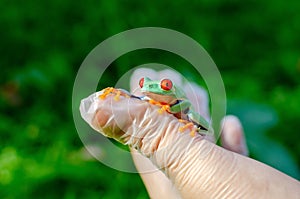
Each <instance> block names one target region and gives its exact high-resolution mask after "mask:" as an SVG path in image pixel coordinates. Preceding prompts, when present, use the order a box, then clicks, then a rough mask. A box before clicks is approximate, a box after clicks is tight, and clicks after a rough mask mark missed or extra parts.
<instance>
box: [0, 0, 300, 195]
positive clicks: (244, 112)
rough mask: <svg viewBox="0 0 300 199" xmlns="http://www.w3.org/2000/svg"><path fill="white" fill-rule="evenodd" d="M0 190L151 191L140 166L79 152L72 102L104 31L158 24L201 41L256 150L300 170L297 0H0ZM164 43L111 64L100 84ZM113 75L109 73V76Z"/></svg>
mask: <svg viewBox="0 0 300 199" xmlns="http://www.w3.org/2000/svg"><path fill="white" fill-rule="evenodd" d="M0 13H1V14H0V41H1V48H0V51H1V53H0V56H1V59H0V67H1V71H0V110H1V112H0V132H1V134H0V135H1V139H0V198H5V199H9V198H33V197H35V198H68V199H69V198H147V197H148V196H147V193H146V190H145V188H144V186H143V184H142V181H141V179H140V177H139V176H138V175H137V174H128V173H123V172H119V171H116V170H113V169H111V168H108V167H106V166H105V165H102V164H101V163H99V162H97V161H94V160H91V159H89V160H87V159H85V158H83V155H82V154H83V153H84V152H83V149H82V147H83V145H82V143H81V141H80V139H79V137H78V135H77V132H76V129H75V127H74V123H73V120H72V112H71V94H72V93H71V92H72V86H73V82H74V79H75V76H76V72H77V70H78V68H79V67H80V65H81V63H82V61H83V60H84V58H85V57H86V55H87V54H88V53H89V52H90V51H91V50H92V49H93V48H94V47H95V46H96V45H98V44H99V43H100V42H101V41H103V40H105V39H106V38H108V37H110V36H112V35H114V34H117V33H119V32H122V31H124V30H127V29H131V28H137V27H144V26H157V27H164V28H170V29H174V30H177V31H180V32H182V33H184V34H186V35H188V36H190V37H192V38H193V39H195V40H196V41H198V42H199V43H200V44H201V45H202V46H203V47H204V48H205V49H206V50H207V52H208V53H209V54H210V55H211V57H212V58H213V59H214V61H215V62H216V64H217V66H218V67H219V70H220V72H221V74H222V77H223V80H224V84H225V87H226V93H227V97H228V113H234V114H236V115H238V116H239V117H240V118H241V119H242V122H243V124H244V127H245V131H246V135H247V138H248V144H249V147H250V152H251V156H252V157H254V158H256V159H258V160H260V161H263V162H266V163H267V164H270V165H272V166H274V167H276V168H278V169H279V170H281V171H283V172H285V173H287V174H289V175H292V176H293V177H295V178H297V179H299V168H300V158H299V157H300V144H299V135H300V133H299V127H298V125H299V120H300V106H299V100H300V84H299V83H300V78H299V75H300V48H299V46H300V37H299V33H300V14H299V13H300V12H299V2H298V1H296V0H292V1H288V2H287V1H282V0H274V1H273V0H272V1H271V0H266V1H260V2H259V1H254V0H246V1H236V0H231V1H224V0H212V1H208V0H204V1H202V2H201V3H199V2H197V1H189V2H187V1H183V0H176V1H169V2H150V1H149V2H144V1H125V0H121V1H114V0H113V1H93V0H87V1H76V2H75V1H70V0H64V1H58V0H52V1H49V2H47V1H44V2H41V1H34V0H28V1H8V0H3V1H1V2H0ZM149 61H151V62H154V61H155V62H158V63H164V64H167V65H169V66H174V67H177V68H179V70H181V71H184V72H185V74H188V75H189V76H190V77H191V78H192V79H197V77H196V76H193V73H192V72H191V71H188V70H186V69H185V68H186V66H187V63H185V62H183V61H182V60H180V59H179V58H178V57H176V56H174V55H169V54H168V53H166V52H164V53H161V52H158V51H152V50H151V52H150V51H136V52H132V53H129V54H128V55H125V56H124V57H121V58H120V59H119V60H117V61H116V62H114V63H113V64H112V66H111V70H110V71H107V72H106V76H105V77H103V78H104V80H102V81H103V82H104V83H103V85H102V87H103V88H104V87H106V86H111V85H114V83H115V82H114V81H115V80H114V79H115V78H117V77H120V76H122V74H123V73H124V72H126V71H128V70H130V69H131V67H132V66H136V65H138V64H143V63H148V62H149ZM112 77H114V78H112Z"/></svg>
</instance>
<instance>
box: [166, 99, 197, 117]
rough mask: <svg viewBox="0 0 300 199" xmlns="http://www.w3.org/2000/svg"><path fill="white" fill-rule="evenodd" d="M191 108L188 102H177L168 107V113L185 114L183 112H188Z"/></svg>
mask: <svg viewBox="0 0 300 199" xmlns="http://www.w3.org/2000/svg"><path fill="white" fill-rule="evenodd" d="M191 106H192V104H191V102H190V101H188V100H178V102H177V103H176V104H173V105H172V106H170V112H171V113H173V114H175V113H180V112H183V113H185V111H188V110H189V108H190V107H191Z"/></svg>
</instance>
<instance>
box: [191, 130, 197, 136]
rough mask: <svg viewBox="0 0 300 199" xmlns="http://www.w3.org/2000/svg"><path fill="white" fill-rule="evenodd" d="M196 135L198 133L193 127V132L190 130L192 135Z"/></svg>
mask: <svg viewBox="0 0 300 199" xmlns="http://www.w3.org/2000/svg"><path fill="white" fill-rule="evenodd" d="M195 135H196V130H195V129H192V130H191V132H190V136H191V137H195Z"/></svg>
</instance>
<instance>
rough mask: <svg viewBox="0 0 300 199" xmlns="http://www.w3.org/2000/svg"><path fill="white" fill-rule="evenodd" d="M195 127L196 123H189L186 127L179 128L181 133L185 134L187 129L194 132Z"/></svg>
mask: <svg viewBox="0 0 300 199" xmlns="http://www.w3.org/2000/svg"><path fill="white" fill-rule="evenodd" d="M193 127H194V123H193V122H188V123H187V124H185V125H184V126H181V127H179V132H181V133H182V132H184V131H185V130H186V129H190V130H193Z"/></svg>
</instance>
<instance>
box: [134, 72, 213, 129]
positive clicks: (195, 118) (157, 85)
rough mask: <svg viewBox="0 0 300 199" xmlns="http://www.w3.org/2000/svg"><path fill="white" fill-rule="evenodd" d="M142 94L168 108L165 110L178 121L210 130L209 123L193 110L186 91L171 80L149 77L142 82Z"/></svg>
mask: <svg viewBox="0 0 300 199" xmlns="http://www.w3.org/2000/svg"><path fill="white" fill-rule="evenodd" d="M139 84H140V87H141V92H142V93H143V94H144V95H145V96H147V97H149V98H151V99H152V100H154V101H155V102H156V103H159V104H160V105H162V106H167V107H168V108H166V109H165V110H166V111H168V112H169V113H171V114H173V115H174V116H175V117H177V118H178V119H182V120H186V121H189V122H192V123H193V124H194V125H196V126H197V127H198V129H202V130H206V131H208V129H209V123H208V122H207V121H206V120H205V119H204V118H203V117H202V116H201V115H199V114H198V113H197V112H195V111H194V110H193V109H192V104H191V102H190V101H189V100H188V99H187V97H186V96H185V93H184V91H183V90H182V89H181V88H179V87H177V86H176V85H173V83H172V81H171V80H169V79H163V80H161V81H154V80H151V79H149V78H147V77H145V78H142V79H141V80H140V83H139Z"/></svg>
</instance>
